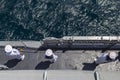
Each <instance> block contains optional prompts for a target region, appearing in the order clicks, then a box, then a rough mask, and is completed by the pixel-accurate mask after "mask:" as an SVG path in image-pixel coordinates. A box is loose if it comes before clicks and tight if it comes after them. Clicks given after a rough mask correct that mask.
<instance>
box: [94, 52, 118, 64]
mask: <svg viewBox="0 0 120 80" xmlns="http://www.w3.org/2000/svg"><path fill="white" fill-rule="evenodd" d="M117 56H118V55H117V53H116V52H109V53H102V54H101V55H100V56H99V57H97V58H96V59H95V63H96V64H102V63H107V62H112V61H115V60H116V59H117Z"/></svg>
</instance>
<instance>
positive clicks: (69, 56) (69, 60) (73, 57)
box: [0, 48, 120, 71]
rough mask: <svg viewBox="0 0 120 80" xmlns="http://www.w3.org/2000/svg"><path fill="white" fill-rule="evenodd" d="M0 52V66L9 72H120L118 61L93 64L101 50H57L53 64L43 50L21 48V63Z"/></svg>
mask: <svg viewBox="0 0 120 80" xmlns="http://www.w3.org/2000/svg"><path fill="white" fill-rule="evenodd" d="M115 51H116V52H119V51H118V50H115ZM0 52H1V53H0V64H4V65H6V66H7V67H9V69H10V70H46V69H47V70H87V71H120V62H119V59H118V60H117V61H115V62H109V63H104V64H100V65H98V66H96V65H95V64H94V63H93V62H94V58H95V57H96V56H98V55H100V53H101V50H67V51H61V50H57V51H55V54H56V55H58V60H57V61H56V62H55V63H51V62H49V61H48V60H46V59H44V53H45V51H44V50H43V51H41V50H37V49H30V48H23V54H25V59H24V60H23V61H18V60H16V59H11V58H9V57H7V56H6V55H5V52H4V48H0Z"/></svg>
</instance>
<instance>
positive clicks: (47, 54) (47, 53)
mask: <svg viewBox="0 0 120 80" xmlns="http://www.w3.org/2000/svg"><path fill="white" fill-rule="evenodd" d="M45 55H46V56H51V55H53V51H52V50H51V49H47V50H46V52H45Z"/></svg>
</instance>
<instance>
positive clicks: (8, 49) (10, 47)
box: [5, 45, 12, 53]
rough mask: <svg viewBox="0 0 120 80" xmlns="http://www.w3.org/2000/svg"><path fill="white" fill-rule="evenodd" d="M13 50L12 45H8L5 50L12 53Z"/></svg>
mask: <svg viewBox="0 0 120 80" xmlns="http://www.w3.org/2000/svg"><path fill="white" fill-rule="evenodd" d="M11 51H12V46H11V45H6V46H5V52H6V53H10V52H11Z"/></svg>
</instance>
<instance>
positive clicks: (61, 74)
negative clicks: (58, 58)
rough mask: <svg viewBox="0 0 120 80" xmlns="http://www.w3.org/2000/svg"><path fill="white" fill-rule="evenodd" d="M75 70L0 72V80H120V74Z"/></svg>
mask: <svg viewBox="0 0 120 80" xmlns="http://www.w3.org/2000/svg"><path fill="white" fill-rule="evenodd" d="M97 74H98V76H99V77H98V76H97V78H96V76H95V72H93V71H79V70H78V71H75V70H47V71H43V70H12V71H11V70H10V71H8V70H7V71H0V80H120V77H119V74H120V72H101V71H100V72H97Z"/></svg>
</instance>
